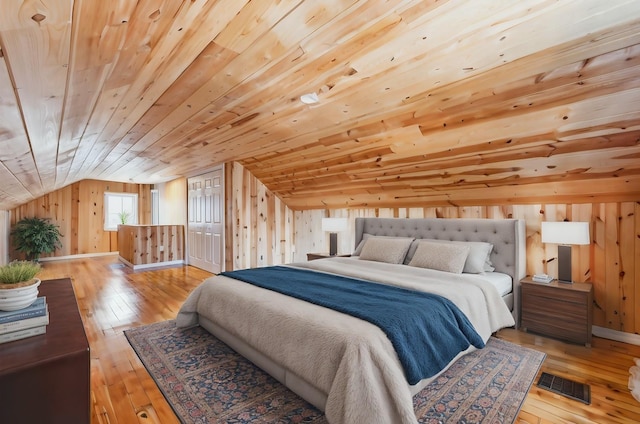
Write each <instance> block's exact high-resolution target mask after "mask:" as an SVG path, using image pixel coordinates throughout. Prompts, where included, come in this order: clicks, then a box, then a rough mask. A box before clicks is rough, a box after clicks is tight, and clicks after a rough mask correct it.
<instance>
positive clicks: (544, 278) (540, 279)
mask: <svg viewBox="0 0 640 424" xmlns="http://www.w3.org/2000/svg"><path fill="white" fill-rule="evenodd" d="M531 279H532V280H533V281H535V282H536V283H550V282H552V281H553V277H549V276H548V275H547V274H533V277H531Z"/></svg>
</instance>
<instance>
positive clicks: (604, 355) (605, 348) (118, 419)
mask: <svg viewBox="0 0 640 424" xmlns="http://www.w3.org/2000/svg"><path fill="white" fill-rule="evenodd" d="M117 263H118V261H117V257H116V256H100V257H95V258H82V259H74V260H63V261H51V262H44V263H43V270H42V272H41V274H40V278H42V279H51V278H62V277H71V278H72V280H73V284H74V289H75V292H76V297H77V298H78V305H79V308H80V312H81V315H82V319H83V322H84V326H85V331H86V333H87V337H88V339H89V343H90V345H91V399H92V402H93V405H92V408H91V410H92V423H93V424H129V423H134V424H135V423H138V424H174V423H176V424H177V423H178V422H179V421H178V419H177V418H176V416H175V415H174V413H173V411H172V409H171V407H170V406H169V404H168V403H167V402H166V400H165V399H164V397H163V395H162V393H161V392H160V391H159V390H158V388H157V386H156V384H155V382H154V381H153V379H152V378H151V377H150V376H149V374H148V373H147V371H146V370H145V368H144V366H143V365H142V363H141V362H140V360H139V359H138V357H137V355H136V354H135V352H134V351H133V350H132V349H131V347H130V345H129V343H128V342H127V340H126V338H125V336H124V334H123V331H124V330H126V329H128V328H132V327H136V326H140V325H145V324H151V323H153V322H158V321H163V320H167V319H172V318H174V317H175V315H176V314H177V312H178V310H179V308H180V306H181V305H182V303H183V302H184V300H185V298H186V297H187V295H188V293H189V292H190V291H191V290H193V289H194V288H195V287H196V286H197V285H198V284H199V283H200V282H201V281H202V280H204V279H205V278H207V277H209V276H210V275H211V274H210V273H208V272H205V271H202V270H200V269H197V268H194V267H188V266H185V267H173V268H159V269H153V270H139V271H132V270H131V269H129V268H126V267H118V266H116V265H117ZM498 337H500V338H502V339H504V340H508V341H511V342H513V343H516V344H519V345H522V346H526V347H530V348H533V349H537V350H540V351H543V352H545V353H546V354H547V358H546V359H545V362H544V363H543V365H542V368H541V370H540V372H542V371H546V372H550V373H554V374H557V375H560V376H562V377H567V378H571V379H573V380H576V381H578V382H582V383H587V384H589V385H590V386H591V393H592V403H591V405H584V404H582V403H580V402H577V401H573V400H570V399H568V398H565V397H563V396H560V395H557V394H554V393H551V392H549V391H546V390H542V389H539V388H538V387H536V385H535V384H534V385H533V386H532V387H531V390H530V391H529V395H528V396H527V399H526V400H525V402H524V404H523V407H522V410H521V412H520V414H519V415H518V418H517V421H516V422H517V423H518V424H551V423H553V424H562V423H578V424H601V423H619V424H630V423H637V422H640V403H639V402H637V401H635V399H633V397H632V396H631V394H630V393H629V390H628V388H627V384H628V379H629V368H630V367H631V366H632V365H634V362H633V358H634V357H635V358H640V346H636V345H630V344H626V343H621V342H616V341H612V340H607V339H602V338H598V337H594V338H593V342H592V347H590V348H588V347H584V346H580V345H574V344H567V343H563V342H561V341H557V340H553V339H549V338H545V337H542V336H538V335H533V334H528V333H523V332H522V331H517V330H514V329H505V330H502V331H500V332H499V333H498ZM536 381H537V379H536Z"/></svg>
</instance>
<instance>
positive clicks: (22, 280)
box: [0, 261, 40, 311]
mask: <svg viewBox="0 0 640 424" xmlns="http://www.w3.org/2000/svg"><path fill="white" fill-rule="evenodd" d="M38 272H40V264H39V263H37V262H32V261H13V262H11V263H9V264H8V265H4V266H0V311H16V310H18V309H22V308H26V307H27V306H29V305H31V304H32V303H33V302H34V301H35V300H36V298H37V297H38V286H39V285H40V279H38V278H36V275H37V274H38Z"/></svg>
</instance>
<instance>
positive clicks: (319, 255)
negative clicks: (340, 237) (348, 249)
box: [307, 253, 351, 261]
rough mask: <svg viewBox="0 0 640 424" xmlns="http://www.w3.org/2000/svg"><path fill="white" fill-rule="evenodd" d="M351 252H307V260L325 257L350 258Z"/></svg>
mask: <svg viewBox="0 0 640 424" xmlns="http://www.w3.org/2000/svg"><path fill="white" fill-rule="evenodd" d="M349 256H351V255H349V254H346V255H333V256H331V255H329V253H307V260H308V261H312V260H314V259H323V258H348V257H349Z"/></svg>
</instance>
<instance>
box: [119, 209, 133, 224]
mask: <svg viewBox="0 0 640 424" xmlns="http://www.w3.org/2000/svg"><path fill="white" fill-rule="evenodd" d="M129 216H130V214H129V212H127V211H122V212H120V213H119V214H118V218H119V219H120V223H121V224H126V223H127V222H129Z"/></svg>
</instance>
